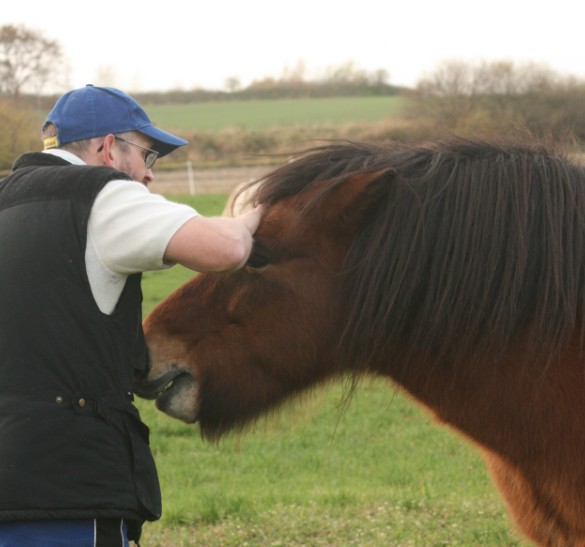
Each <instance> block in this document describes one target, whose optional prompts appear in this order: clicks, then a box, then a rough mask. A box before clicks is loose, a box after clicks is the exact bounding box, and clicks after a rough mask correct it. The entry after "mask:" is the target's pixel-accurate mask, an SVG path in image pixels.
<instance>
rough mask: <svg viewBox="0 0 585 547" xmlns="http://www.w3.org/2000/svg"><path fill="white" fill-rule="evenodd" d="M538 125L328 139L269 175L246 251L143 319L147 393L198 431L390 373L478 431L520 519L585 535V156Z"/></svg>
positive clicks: (462, 427)
mask: <svg viewBox="0 0 585 547" xmlns="http://www.w3.org/2000/svg"><path fill="white" fill-rule="evenodd" d="M555 148H556V147H553V146H551V145H548V144H547V145H543V144H539V143H534V142H532V143H531V142H506V141H499V140H491V141H482V140H469V139H468V140H465V139H447V140H442V141H433V142H422V143H410V144H408V145H407V144H397V143H387V144H372V143H361V142H331V143H325V144H323V145H321V146H317V147H313V148H311V149H309V150H306V151H304V152H301V153H299V154H298V155H296V156H295V157H294V158H293V160H292V161H290V162H288V163H287V164H285V165H282V166H280V167H277V168H276V169H274V170H273V171H272V172H270V173H269V174H267V175H266V176H265V177H264V178H263V179H262V180H261V181H260V183H259V184H258V186H257V188H256V193H255V197H254V200H255V203H259V204H263V207H264V211H265V212H264V215H263V218H262V221H261V223H260V226H259V228H258V231H257V233H256V234H255V242H254V246H253V250H252V252H251V254H250V257H249V259H248V261H247V263H246V265H245V266H244V267H243V268H242V269H240V270H237V271H233V272H229V273H222V274H199V275H196V276H195V277H194V278H193V279H192V280H190V281H188V282H187V283H186V284H184V285H183V286H182V287H180V288H179V289H177V290H176V292H174V293H173V294H171V295H170V296H169V297H168V298H166V299H165V300H164V301H162V302H161V303H160V304H159V305H158V306H157V307H156V308H155V309H154V310H153V311H152V312H151V313H150V314H149V315H148V316H147V317H146V319H145V320H144V332H145V336H146V340H147V345H148V350H149V356H150V369H149V371H148V373H147V374H146V375H145V376H142V377H139V378H136V386H135V387H136V393H137V394H138V395H139V396H141V397H145V398H150V399H155V398H156V405H157V407H158V408H159V409H160V410H161V411H163V412H166V413H167V414H168V415H170V416H172V417H174V418H177V419H180V420H183V421H184V422H186V423H195V422H198V423H199V425H200V429H201V433H202V435H203V436H204V437H205V438H207V439H210V440H212V439H218V438H220V437H221V436H222V435H224V434H225V433H227V432H228V431H231V430H236V431H237V430H241V429H242V428H244V427H245V426H246V425H247V424H250V423H253V421H254V420H256V419H257V418H258V417H259V416H262V415H264V414H266V413H268V412H270V411H274V410H276V409H277V408H278V407H279V405H281V404H282V403H284V402H285V401H290V400H291V399H294V398H295V397H296V396H298V395H299V394H301V393H303V392H305V391H306V390H308V389H309V388H310V387H312V386H316V385H318V384H321V383H324V382H327V381H332V380H335V379H338V378H341V377H344V376H346V377H347V375H349V376H350V378H353V379H354V380H355V382H356V384H357V382H358V381H359V380H360V379H361V378H363V377H364V376H366V375H377V376H382V377H386V378H389V379H391V380H392V382H393V383H394V385H396V386H398V387H401V388H402V389H404V390H405V391H406V392H407V393H408V394H409V395H410V396H411V397H412V398H414V399H415V400H416V401H418V402H419V403H420V404H422V405H423V406H424V407H425V408H426V409H428V411H429V412H430V413H431V414H432V415H434V416H435V417H436V419H437V420H438V422H439V423H440V424H444V425H447V426H450V427H451V428H454V429H455V430H456V431H457V432H459V433H460V434H461V435H462V437H463V438H464V439H466V440H467V441H469V442H471V443H472V444H473V445H475V446H476V447H477V449H478V450H479V452H480V453H481V454H482V455H483V456H484V458H485V461H486V463H487V466H488V468H489V470H490V471H491V475H492V477H493V479H494V482H495V484H496V486H497V487H498V488H499V490H500V492H501V494H502V496H503V498H504V500H505V501H506V502H507V505H508V508H509V510H510V513H511V514H512V516H513V519H514V520H515V522H516V525H517V527H519V529H520V531H521V532H523V533H524V535H526V536H527V537H528V538H529V539H530V540H532V541H533V542H535V543H537V544H540V545H585V465H584V464H583V463H581V462H583V461H584V460H585V370H584V360H583V356H584V325H585V321H584V317H583V314H584V310H585V305H584V304H585V301H584V298H585V169H584V167H583V166H582V165H581V164H580V163H579V162H578V161H577V160H576V159H575V158H572V157H570V156H569V154H567V153H565V152H563V151H562V150H556V149H555Z"/></svg>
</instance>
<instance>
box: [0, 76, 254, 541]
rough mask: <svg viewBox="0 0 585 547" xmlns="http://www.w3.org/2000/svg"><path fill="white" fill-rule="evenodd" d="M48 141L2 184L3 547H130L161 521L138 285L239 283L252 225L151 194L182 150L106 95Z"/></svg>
mask: <svg viewBox="0 0 585 547" xmlns="http://www.w3.org/2000/svg"><path fill="white" fill-rule="evenodd" d="M43 140H44V144H45V150H44V151H43V152H38V153H29V154H25V155H23V156H21V157H20V158H19V159H18V160H17V161H16V162H15V165H14V168H13V173H12V174H11V175H10V176H9V177H7V178H6V179H4V180H3V181H1V182H0V257H1V260H0V547H4V546H6V547H8V546H18V547H29V546H30V547H33V546H34V547H39V546H42V547H56V546H66V545H67V546H70V545H73V546H75V547H85V546H90V545H96V546H108V547H110V546H123V545H128V540H133V541H138V539H139V537H140V530H141V526H142V524H143V522H144V521H145V520H156V519H158V518H159V517H160V515H161V500H160V491H159V485H158V479H157V475H156V470H155V466H154V462H153V459H152V455H151V453H150V449H149V446H148V428H147V427H146V426H145V425H144V424H143V423H142V422H141V420H140V417H139V415H138V411H137V409H136V408H135V407H134V405H133V404H132V398H133V397H132V377H133V375H134V373H135V372H138V373H140V371H142V370H143V369H144V367H145V366H146V347H145V343H144V339H143V334H142V328H141V305H140V303H141V290H140V275H141V272H142V271H146V270H155V269H162V268H166V267H169V266H171V265H172V264H174V263H180V264H183V265H184V266H187V267H189V268H191V269H193V270H197V271H223V270H230V269H235V268H239V267H241V266H242V265H243V264H244V263H245V262H246V259H247V257H248V255H249V253H250V249H251V246H252V241H253V239H252V238H253V234H254V232H255V230H256V228H257V226H258V223H259V221H260V217H261V212H260V211H259V210H253V211H251V212H249V213H248V214H246V215H244V216H241V217H238V218H222V217H217V218H213V217H203V216H201V215H198V214H197V212H196V211H195V210H193V209H192V208H190V207H187V206H185V205H179V204H174V203H171V202H169V201H167V200H165V199H164V198H162V197H161V196H157V195H153V194H151V193H150V192H149V191H148V190H147V188H146V187H147V185H148V184H149V183H150V182H151V181H152V180H153V174H152V167H153V165H154V162H155V160H156V159H157V157H161V156H164V155H166V154H168V153H170V152H172V151H173V150H175V149H176V148H177V147H179V146H183V145H184V144H186V141H184V140H183V139H180V138H178V137H176V136H174V135H171V134H170V133H167V132H165V131H162V130H161V129H159V128H157V127H155V126H154V125H153V124H152V122H151V121H150V119H149V118H148V116H147V114H146V113H145V112H144V110H143V109H142V108H141V107H140V106H139V105H138V103H136V101H134V99H132V98H131V97H129V96H128V95H126V94H125V93H122V92H121V91H119V90H116V89H113V88H105V87H94V86H91V85H89V86H86V87H85V88H82V89H77V90H74V91H72V92H69V93H67V94H65V95H64V96H63V97H61V98H60V99H59V100H58V101H57V103H56V104H55V107H54V108H53V110H52V111H51V112H50V113H49V115H48V117H47V120H46V122H45V124H44V126H43Z"/></svg>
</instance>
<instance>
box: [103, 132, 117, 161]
mask: <svg viewBox="0 0 585 547" xmlns="http://www.w3.org/2000/svg"><path fill="white" fill-rule="evenodd" d="M117 153H118V150H117V149H116V137H114V135H112V134H111V133H110V134H109V135H106V137H105V139H104V142H103V143H102V146H101V152H100V158H101V160H102V162H103V164H104V165H106V166H107V167H115V159H116V154H117Z"/></svg>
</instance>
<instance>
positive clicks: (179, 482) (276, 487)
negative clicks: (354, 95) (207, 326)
mask: <svg viewBox="0 0 585 547" xmlns="http://www.w3.org/2000/svg"><path fill="white" fill-rule="evenodd" d="M223 200H224V197H222V196H196V197H193V198H183V199H180V201H186V202H189V203H191V204H193V205H194V206H195V207H196V208H198V209H199V210H200V211H201V212H202V213H205V214H217V213H219V212H220V211H221V208H222V206H223ZM190 276H191V273H190V272H189V271H187V270H184V269H180V268H173V269H171V270H170V271H167V272H156V273H148V274H145V277H144V284H143V288H144V293H145V294H144V296H145V300H144V306H145V312H148V311H149V310H150V309H152V307H153V306H154V305H155V304H156V303H157V302H158V301H159V300H160V299H161V298H163V297H164V296H165V295H166V294H168V293H169V292H170V291H171V290H172V289H173V288H174V287H176V286H178V285H179V284H181V283H182V282H183V281H185V280H187V279H188V278H189V277H190ZM346 395H347V390H346V387H345V386H344V385H343V383H338V384H333V385H330V386H326V387H323V388H320V389H317V390H315V391H314V392H313V393H310V394H308V395H307V396H306V397H305V398H303V399H302V400H300V401H298V402H297V403H296V404H294V405H293V406H290V407H288V408H286V409H285V410H284V411H283V412H281V413H279V414H278V415H276V416H273V417H271V418H270V419H268V420H265V421H261V422H259V423H258V424H256V425H255V426H254V427H253V428H252V429H251V430H250V431H248V432H245V433H244V434H240V435H233V436H229V437H226V438H225V439H224V440H222V441H221V442H220V443H219V444H217V445H215V444H209V443H206V442H203V441H202V440H201V439H200V437H199V432H198V429H197V426H189V425H185V424H183V423H181V422H178V421H176V420H173V419H171V418H169V417H167V416H165V415H163V414H161V413H159V412H157V411H156V410H155V409H154V407H153V405H152V403H149V402H145V401H138V405H139V408H140V410H141V413H142V415H143V418H144V420H145V421H146V423H147V424H149V426H150V427H151V443H152V447H153V451H154V454H155V458H156V461H157V465H158V468H159V473H160V478H161V485H162V491H163V507H164V511H163V518H162V519H161V521H159V522H157V523H151V524H147V525H146V526H145V531H144V536H143V541H142V545H143V547H163V546H164V547H171V546H172V547H181V546H183V547H189V546H240V545H248V546H364V547H365V546H379V545H380V546H384V545H404V546H406V545H414V546H419V545H420V546H427V545H429V546H430V545H436V546H446V545H494V546H496V545H498V546H500V545H518V546H520V545H525V544H524V543H522V542H521V541H520V540H519V539H518V536H516V535H515V534H514V532H513V531H512V527H511V525H510V522H509V520H508V518H507V516H506V512H505V509H504V506H503V503H502V501H501V499H500V497H499V495H498V494H497V493H496V491H495V489H494V487H493V485H492V484H491V482H490V480H489V478H488V476H487V474H486V471H485V468H484V465H483V462H482V460H481V458H480V457H479V455H478V454H477V452H476V451H475V450H474V449H473V448H472V447H471V446H470V445H469V444H467V443H465V442H463V441H462V440H461V439H460V438H459V437H458V436H456V435H455V434H453V433H452V432H451V431H449V430H447V429H446V428H444V427H440V426H438V425H436V424H435V423H434V421H433V419H432V418H431V417H430V416H429V415H428V414H427V413H426V412H424V411H423V410H421V409H420V408H419V407H418V406H417V405H415V404H414V403H413V402H412V401H410V400H409V399H408V398H407V397H406V396H404V395H403V394H402V393H400V392H399V391H398V390H397V389H396V388H395V387H394V386H392V385H391V384H390V383H388V382H386V381H382V380H376V381H371V382H369V381H368V382H364V383H363V384H362V385H361V386H359V388H358V389H357V391H356V392H355V393H354V394H353V395H352V397H351V399H350V400H349V403H348V404H345V402H346V401H345V397H346Z"/></svg>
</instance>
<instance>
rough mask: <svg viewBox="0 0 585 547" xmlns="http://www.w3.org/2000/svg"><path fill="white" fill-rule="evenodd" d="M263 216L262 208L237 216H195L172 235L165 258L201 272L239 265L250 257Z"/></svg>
mask: <svg viewBox="0 0 585 547" xmlns="http://www.w3.org/2000/svg"><path fill="white" fill-rule="evenodd" d="M261 217H262V209H261V208H256V209H253V210H252V211H250V212H248V213H246V214H244V215H241V216H239V217H235V218H229V217H204V216H197V217H194V218H192V219H190V220H188V221H187V222H186V223H185V224H183V226H181V228H179V229H178V230H177V232H175V234H174V235H173V237H172V238H171V239H170V241H169V243H168V245H167V248H166V250H165V254H164V260H165V262H176V263H178V264H182V265H183V266H185V267H187V268H190V269H192V270H195V271H198V272H219V271H227V270H235V269H237V268H240V267H242V266H243V265H244V264H245V263H246V260H247V259H248V256H249V254H250V251H251V249H252V243H253V235H254V232H256V229H257V228H258V224H259V223H260V219H261Z"/></svg>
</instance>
